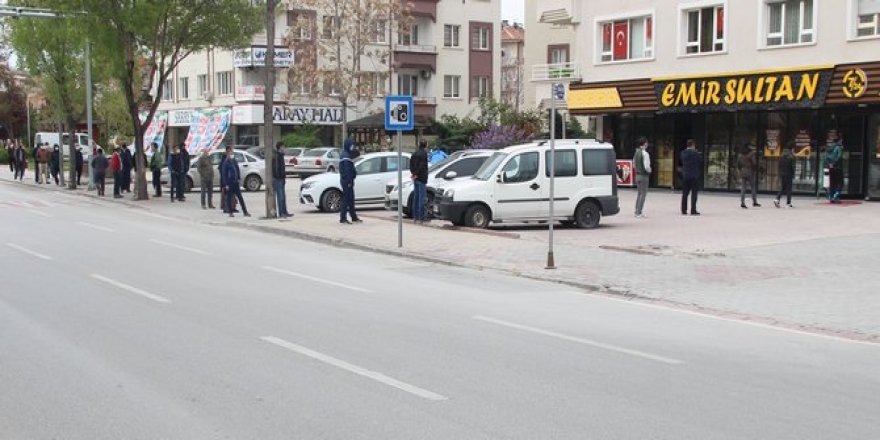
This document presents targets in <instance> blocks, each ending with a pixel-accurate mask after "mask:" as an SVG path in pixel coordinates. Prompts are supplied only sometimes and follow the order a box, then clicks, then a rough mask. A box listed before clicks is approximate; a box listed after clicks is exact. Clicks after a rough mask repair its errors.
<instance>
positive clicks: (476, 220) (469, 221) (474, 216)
mask: <svg viewBox="0 0 880 440" xmlns="http://www.w3.org/2000/svg"><path fill="white" fill-rule="evenodd" d="M490 221H492V213H491V212H489V208H487V207H485V206H484V205H473V206H471V207H470V208H468V209H467V211H466V212H465V213H464V224H465V225H467V226H469V227H471V228H480V229H485V228H486V227H487V226H489V222H490Z"/></svg>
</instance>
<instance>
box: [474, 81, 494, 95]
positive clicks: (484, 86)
mask: <svg viewBox="0 0 880 440" xmlns="http://www.w3.org/2000/svg"><path fill="white" fill-rule="evenodd" d="M473 83H474V96H476V97H477V98H485V97H487V96H489V93H490V90H491V84H490V83H489V77H488V76H475V77H474V78H473Z"/></svg>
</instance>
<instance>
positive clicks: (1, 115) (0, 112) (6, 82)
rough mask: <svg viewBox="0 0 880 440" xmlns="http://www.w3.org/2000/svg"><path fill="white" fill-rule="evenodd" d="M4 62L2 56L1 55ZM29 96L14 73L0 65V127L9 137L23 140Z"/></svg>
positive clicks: (0, 59) (0, 58) (0, 56)
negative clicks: (18, 82)
mask: <svg viewBox="0 0 880 440" xmlns="http://www.w3.org/2000/svg"><path fill="white" fill-rule="evenodd" d="M0 61H2V55H0ZM26 102H27V96H26V94H25V92H24V91H23V90H22V89H21V87H19V86H18V85H17V84H16V82H15V78H14V77H13V76H12V71H11V70H10V69H9V68H8V67H7V66H6V65H5V64H3V63H0V125H2V126H3V131H5V134H6V136H7V137H9V138H11V139H15V138H21V137H22V135H24V134H25V131H26V127H27V103H26Z"/></svg>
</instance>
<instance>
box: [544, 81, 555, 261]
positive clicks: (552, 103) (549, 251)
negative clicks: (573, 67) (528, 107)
mask: <svg viewBox="0 0 880 440" xmlns="http://www.w3.org/2000/svg"><path fill="white" fill-rule="evenodd" d="M548 166H549V167H550V212H549V213H548V214H547V226H549V227H550V229H549V232H550V236H549V240H548V244H549V247H548V248H547V267H545V269H556V262H555V261H554V259H553V199H554V197H555V189H556V188H555V187H554V186H555V185H554V183H555V181H556V84H552V85H551V86H550V161H549V164H548Z"/></svg>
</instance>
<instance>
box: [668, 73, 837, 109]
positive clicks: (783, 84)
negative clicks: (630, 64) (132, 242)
mask: <svg viewBox="0 0 880 440" xmlns="http://www.w3.org/2000/svg"><path fill="white" fill-rule="evenodd" d="M832 76H833V70H832V67H831V66H829V67H827V68H812V69H803V70H794V71H762V72H745V73H738V74H719V75H715V76H702V77H690V78H688V77H675V78H655V79H652V81H653V82H654V90H655V93H656V94H657V101H658V103H659V107H660V111H661V112H684V111H697V110H700V111H724V110H756V109H768V108H773V109H782V108H811V107H821V106H822V105H823V104H824V102H825V97H826V96H827V95H828V89H829V87H830V84H831V78H832Z"/></svg>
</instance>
